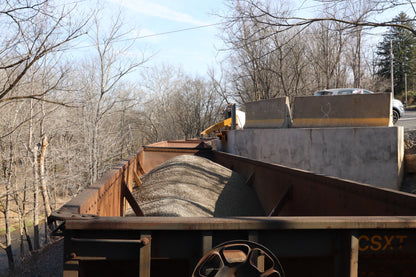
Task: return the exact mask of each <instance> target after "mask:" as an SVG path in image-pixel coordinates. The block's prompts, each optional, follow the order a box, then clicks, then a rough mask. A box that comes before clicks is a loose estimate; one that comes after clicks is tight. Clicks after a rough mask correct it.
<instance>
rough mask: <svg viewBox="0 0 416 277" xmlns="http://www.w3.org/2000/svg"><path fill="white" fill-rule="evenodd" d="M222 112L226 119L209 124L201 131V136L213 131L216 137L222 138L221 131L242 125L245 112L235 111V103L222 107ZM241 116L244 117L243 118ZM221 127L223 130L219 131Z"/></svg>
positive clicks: (222, 133)
mask: <svg viewBox="0 0 416 277" xmlns="http://www.w3.org/2000/svg"><path fill="white" fill-rule="evenodd" d="M224 112H225V117H226V119H225V120H223V121H221V122H218V123H215V124H214V125H211V126H209V127H208V128H207V129H205V130H204V131H202V132H201V136H206V135H208V134H210V133H213V132H215V133H216V135H217V136H218V137H220V138H222V137H224V132H223V131H226V130H228V129H236V128H237V126H238V127H239V128H242V127H243V125H244V121H245V113H244V112H241V111H238V112H237V111H236V108H235V104H229V105H228V106H227V108H225V109H224ZM238 113H239V114H238ZM242 117H244V119H243V118H242ZM221 129H223V130H222V131H220V130H221Z"/></svg>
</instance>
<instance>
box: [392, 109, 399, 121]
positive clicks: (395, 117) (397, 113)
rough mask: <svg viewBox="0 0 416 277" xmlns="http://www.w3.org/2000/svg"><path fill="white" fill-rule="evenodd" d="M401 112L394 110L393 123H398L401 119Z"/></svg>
mask: <svg viewBox="0 0 416 277" xmlns="http://www.w3.org/2000/svg"><path fill="white" fill-rule="evenodd" d="M399 118H400V114H399V112H398V111H396V110H393V124H396V122H397V120H399Z"/></svg>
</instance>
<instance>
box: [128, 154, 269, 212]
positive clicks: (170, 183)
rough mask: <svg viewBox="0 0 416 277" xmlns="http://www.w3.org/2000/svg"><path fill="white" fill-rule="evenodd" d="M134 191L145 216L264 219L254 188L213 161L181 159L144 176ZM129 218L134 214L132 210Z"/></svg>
mask: <svg viewBox="0 0 416 277" xmlns="http://www.w3.org/2000/svg"><path fill="white" fill-rule="evenodd" d="M141 180H142V182H143V183H142V185H141V186H139V187H135V188H134V189H133V191H132V194H133V196H134V198H135V199H136V201H137V203H138V204H139V206H140V208H141V209H142V211H143V213H144V215H145V216H181V217H210V216H211V217H212V216H215V217H227V216H262V215H264V212H263V209H262V207H261V205H260V202H259V200H258V198H257V195H256V192H255V191H254V189H253V188H251V187H250V186H248V185H246V184H245V179H244V178H243V177H242V176H241V175H240V174H238V173H236V172H234V171H232V170H230V169H228V168H226V167H223V166H221V165H219V164H217V163H214V162H212V161H210V160H209V159H206V158H202V157H198V156H193V155H181V156H177V157H175V158H173V159H171V160H169V161H166V162H165V163H163V164H161V165H159V166H157V167H155V168H154V169H153V170H151V171H150V172H148V173H147V174H145V175H143V176H142V177H141ZM127 215H134V212H133V211H132V210H129V211H127Z"/></svg>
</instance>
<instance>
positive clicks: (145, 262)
mask: <svg viewBox="0 0 416 277" xmlns="http://www.w3.org/2000/svg"><path fill="white" fill-rule="evenodd" d="M149 237H151V233H150V232H142V233H141V235H140V240H145V239H146V240H147V243H145V244H143V246H142V247H141V248H140V265H139V277H150V261H151V249H152V248H151V240H150V239H149Z"/></svg>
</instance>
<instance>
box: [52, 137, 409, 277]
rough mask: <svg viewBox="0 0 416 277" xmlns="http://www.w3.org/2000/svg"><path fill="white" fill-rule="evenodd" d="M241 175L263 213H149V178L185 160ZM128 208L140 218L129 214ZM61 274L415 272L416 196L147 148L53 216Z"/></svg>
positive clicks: (164, 145) (173, 146) (198, 144)
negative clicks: (143, 197)
mask: <svg viewBox="0 0 416 277" xmlns="http://www.w3.org/2000/svg"><path fill="white" fill-rule="evenodd" d="M183 154H186V155H198V156H203V157H206V158H209V159H210V160H212V161H214V162H215V163H218V164H220V165H223V166H225V167H227V168H230V169H232V170H233V171H235V172H238V173H239V174H241V175H242V176H243V177H244V178H245V180H246V182H245V185H248V186H251V187H252V188H253V190H254V191H255V193H256V195H257V197H258V199H259V201H260V203H261V206H262V209H263V211H264V214H263V215H261V216H233V217H171V216H168V217H159V216H158V217H155V216H143V213H142V209H141V207H140V205H139V204H138V203H137V201H136V200H135V198H134V197H133V195H132V192H131V191H132V188H133V186H135V185H137V184H138V183H140V182H141V181H140V178H141V176H142V175H144V174H146V173H147V172H149V171H150V170H151V169H153V168H154V167H156V166H157V165H159V164H161V163H163V162H165V161H167V160H169V159H171V158H173V157H175V156H178V155H183ZM128 207H131V209H132V210H133V211H134V213H135V215H136V216H125V213H126V209H127V208H128ZM50 220H52V221H56V222H57V223H60V224H61V225H60V227H59V228H58V229H57V230H56V231H55V233H56V234H58V235H62V236H64V254H63V256H64V268H63V272H64V276H141V277H149V276H152V277H157V276H414V275H415V274H416V229H415V227H416V196H415V195H412V194H407V193H402V192H398V191H392V190H387V189H380V188H376V187H373V186H369V185H366V184H361V183H357V182H351V181H347V180H342V179H337V178H331V177H326V176H321V175H316V174H313V173H310V172H306V171H302V170H297V169H293V168H288V167H284V166H281V165H276V164H270V163H264V162H260V161H256V160H250V159H246V158H243V157H239V156H234V155H231V154H228V153H223V152H218V151H214V150H212V149H211V147H210V146H209V145H208V144H207V143H205V142H204V141H202V140H187V141H165V142H161V143H156V144H152V145H149V146H145V147H143V148H142V149H140V151H139V152H138V153H137V154H136V155H134V156H133V157H131V159H129V160H127V161H126V162H125V163H123V164H121V165H120V166H119V167H118V168H115V169H113V170H112V171H111V172H108V173H107V174H106V175H105V176H103V177H102V178H101V179H100V180H99V181H97V182H96V183H95V184H93V185H92V186H90V187H89V188H87V189H85V190H84V191H83V192H82V193H81V194H79V195H78V196H77V197H75V198H74V199H72V200H71V201H70V202H68V203H67V204H66V205H64V206H63V207H62V208H61V209H60V210H59V211H56V212H55V213H53V215H52V216H51V218H50Z"/></svg>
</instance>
